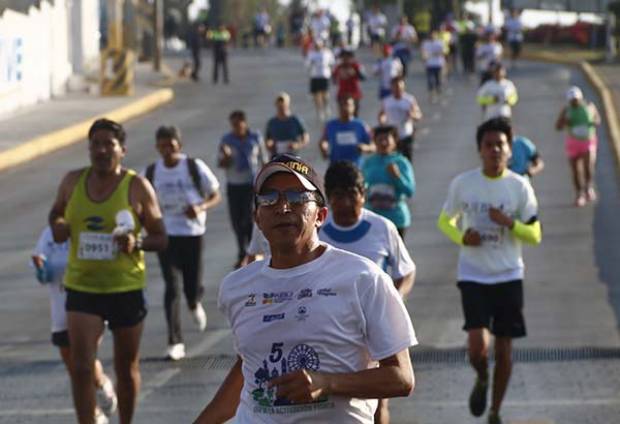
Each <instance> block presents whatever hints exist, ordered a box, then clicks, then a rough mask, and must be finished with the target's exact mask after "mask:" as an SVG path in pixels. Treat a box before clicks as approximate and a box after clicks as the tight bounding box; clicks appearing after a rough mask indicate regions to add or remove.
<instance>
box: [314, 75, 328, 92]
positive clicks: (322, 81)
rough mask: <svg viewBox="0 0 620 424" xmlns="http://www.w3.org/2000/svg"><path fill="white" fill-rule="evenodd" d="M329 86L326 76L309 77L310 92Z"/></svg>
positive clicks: (322, 89) (325, 89)
mask: <svg viewBox="0 0 620 424" xmlns="http://www.w3.org/2000/svg"><path fill="white" fill-rule="evenodd" d="M328 87H329V80H328V79H327V78H311V79H310V93H312V94H314V93H319V92H321V91H327V89H328Z"/></svg>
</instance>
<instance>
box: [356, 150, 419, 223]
mask: <svg viewBox="0 0 620 424" xmlns="http://www.w3.org/2000/svg"><path fill="white" fill-rule="evenodd" d="M391 163H395V164H396V166H398V169H399V170H400V177H399V178H394V177H393V176H392V175H390V174H389V173H388V171H387V166H388V165H389V164H391ZM362 173H363V174H364V179H365V180H366V185H367V195H366V207H367V208H368V209H370V210H371V211H373V212H375V213H378V214H379V215H382V216H384V217H386V218H387V219H389V220H390V221H392V222H393V223H394V225H396V228H407V227H408V226H410V225H411V212H410V211H409V206H408V205H407V198H409V197H413V195H414V193H415V177H414V174H413V166H411V163H410V162H409V161H408V160H407V158H405V157H404V156H403V155H401V154H400V153H391V154H389V155H379V154H374V155H371V156H369V157H368V158H366V160H365V161H364V165H363V166H362Z"/></svg>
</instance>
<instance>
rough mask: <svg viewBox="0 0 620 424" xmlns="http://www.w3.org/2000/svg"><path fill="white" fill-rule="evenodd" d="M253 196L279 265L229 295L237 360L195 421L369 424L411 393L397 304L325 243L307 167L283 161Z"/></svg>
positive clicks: (372, 273) (364, 264) (363, 269)
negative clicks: (387, 402) (386, 402)
mask: <svg viewBox="0 0 620 424" xmlns="http://www.w3.org/2000/svg"><path fill="white" fill-rule="evenodd" d="M254 190H255V193H256V196H255V203H256V212H255V220H256V223H257V225H258V227H259V228H260V229H261V231H262V232H263V233H264V235H265V237H266V238H267V240H268V241H269V246H270V249H271V257H270V258H267V260H264V261H257V262H253V263H251V264H250V265H248V266H246V267H243V268H241V269H239V270H237V271H235V272H233V273H231V274H229V275H228V276H227V277H226V278H225V279H224V281H223V282H222V284H221V289H220V293H219V298H218V306H219V308H220V310H221V311H222V312H223V313H224V315H226V316H227V317H228V320H229V322H230V324H231V326H232V329H233V337H234V346H235V349H236V351H237V354H238V359H237V362H236V363H235V365H234V366H233V367H232V369H231V370H230V372H229V374H228V376H227V377H226V379H225V380H224V382H223V383H222V385H221V387H220V389H219V390H218V392H217V394H216V395H215V397H214V398H213V400H212V401H211V402H210V403H209V404H208V405H207V406H206V408H205V409H204V410H203V411H202V413H201V414H200V416H199V417H198V419H197V420H196V421H195V422H196V423H221V422H225V421H226V420H228V419H230V418H232V417H233V416H234V417H235V422H237V423H274V422H276V423H277V422H287V423H290V422H302V421H303V422H339V421H340V422H349V423H350V422H356V423H373V422H374V421H373V414H374V411H375V409H376V407H377V400H376V399H380V398H390V397H396V396H408V395H409V394H410V393H411V391H412V390H413V386H414V376H413V368H412V366H411V361H410V358H409V351H408V348H409V347H410V346H413V345H415V344H417V340H416V337H415V332H414V330H413V326H412V324H411V320H410V318H409V314H408V313H407V310H406V308H405V306H404V304H403V301H402V299H401V297H400V295H399V294H398V292H397V291H396V289H395V288H394V285H393V283H392V280H391V278H390V277H389V276H388V275H387V274H385V273H384V272H383V271H382V270H381V269H380V268H379V267H378V266H377V265H375V264H374V263H372V262H371V261H370V260H367V259H365V258H362V257H361V256H357V255H354V254H352V253H349V252H345V251H344V250H340V249H337V248H335V247H332V246H330V245H328V244H323V243H321V242H320V241H319V239H318V234H317V231H318V229H319V228H320V227H321V225H322V224H323V223H324V222H325V219H326V217H327V208H326V207H325V199H326V198H325V195H324V191H323V185H322V182H321V179H320V177H319V176H318V175H317V174H316V172H315V171H314V170H313V169H312V167H311V166H310V165H309V164H307V163H305V162H304V161H302V160H301V159H300V158H298V157H296V156H292V155H288V154H284V155H277V156H275V157H274V158H273V159H272V160H271V161H270V162H269V163H267V164H266V165H265V166H264V167H263V168H262V170H261V171H260V172H259V173H258V175H257V177H256V180H255V185H254Z"/></svg>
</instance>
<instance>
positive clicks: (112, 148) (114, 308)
mask: <svg viewBox="0 0 620 424" xmlns="http://www.w3.org/2000/svg"><path fill="white" fill-rule="evenodd" d="M88 150H89V155H90V162H91V166H90V167H87V168H83V169H78V170H75V171H71V172H69V173H68V174H67V175H66V176H65V177H64V179H63V180H62V182H61V184H60V187H59V189H58V194H57V196H56V199H55V201H54V205H53V206H52V210H51V211H50V214H49V224H50V226H51V228H52V233H53V235H54V240H55V241H56V242H63V241H66V240H71V250H70V252H69V260H68V264H67V271H66V274H65V281H64V285H65V287H66V290H67V303H66V309H67V326H68V331H69V340H70V345H71V358H72V362H73V364H74V367H73V369H72V370H71V387H72V391H73V403H74V405H75V410H76V415H77V419H78V422H79V423H80V424H86V423H87V424H91V423H94V422H95V421H94V419H95V404H96V402H95V390H94V383H93V378H94V377H93V376H94V374H93V367H94V361H95V358H96V354H97V341H98V339H99V337H100V336H101V334H102V333H103V330H104V321H107V322H108V326H109V327H110V330H112V332H113V334H114V345H115V346H114V352H115V355H114V364H115V369H116V373H117V375H116V379H117V393H118V409H119V418H120V420H119V421H120V423H122V424H127V423H130V422H131V419H132V416H133V413H134V409H135V404H136V400H137V398H138V392H139V390H140V369H139V347H140V337H141V335H142V327H143V320H144V318H145V317H146V313H147V310H146V303H145V301H144V293H143V290H144V287H145V284H146V281H145V265H144V254H143V250H149V251H158V250H163V249H164V248H165V247H166V245H167V242H168V239H167V235H166V231H165V228H164V224H163V221H162V215H161V211H160V210H159V206H158V203H157V199H156V197H155V193H154V191H153V188H152V187H151V185H150V184H149V183H148V181H146V179H144V178H142V177H140V176H138V175H136V173H135V172H134V171H132V170H129V169H126V168H123V167H122V164H121V162H122V159H123V158H124V156H125V153H126V147H125V131H124V130H123V127H122V126H121V125H119V124H117V123H116V122H113V121H110V120H108V119H99V120H97V121H95V122H94V123H93V124H92V126H91V127H90V130H89V132H88ZM142 228H144V230H145V231H146V236H145V237H144V238H142V237H141V236H140V233H141V230H142Z"/></svg>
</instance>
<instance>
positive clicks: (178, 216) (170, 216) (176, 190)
mask: <svg viewBox="0 0 620 424" xmlns="http://www.w3.org/2000/svg"><path fill="white" fill-rule="evenodd" d="M194 160H195V161H196V167H197V168H198V174H199V175H200V183H201V187H202V190H203V192H204V193H205V195H211V194H213V193H214V192H216V191H217V190H218V189H219V187H220V183H219V182H218V180H217V178H216V177H215V175H214V174H213V171H211V169H210V168H209V167H208V166H207V165H206V164H205V163H204V162H203V161H202V160H200V159H194ZM145 172H146V171H143V172H142V175H143V176H144V175H145ZM153 180H154V181H153V187H154V188H155V192H156V193H157V199H158V201H159V206H160V208H161V211H162V214H163V217H164V224H165V225H166V232H167V233H168V234H169V235H172V236H199V235H202V234H204V232H205V230H206V222H207V211H202V212H200V213H199V214H198V216H197V217H196V218H194V219H190V218H188V217H187V216H186V215H185V212H184V211H185V208H187V206H188V205H195V204H197V203H201V202H203V201H204V198H203V197H202V196H201V195H200V193H199V192H198V190H197V189H196V186H195V185H194V182H193V180H192V177H191V175H190V173H189V168H188V165H187V156H185V155H183V156H182V158H181V160H180V161H179V163H177V164H176V166H174V167H172V168H168V167H166V166H165V165H164V161H163V160H162V159H159V160H158V161H157V162H155V171H154V176H153Z"/></svg>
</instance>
